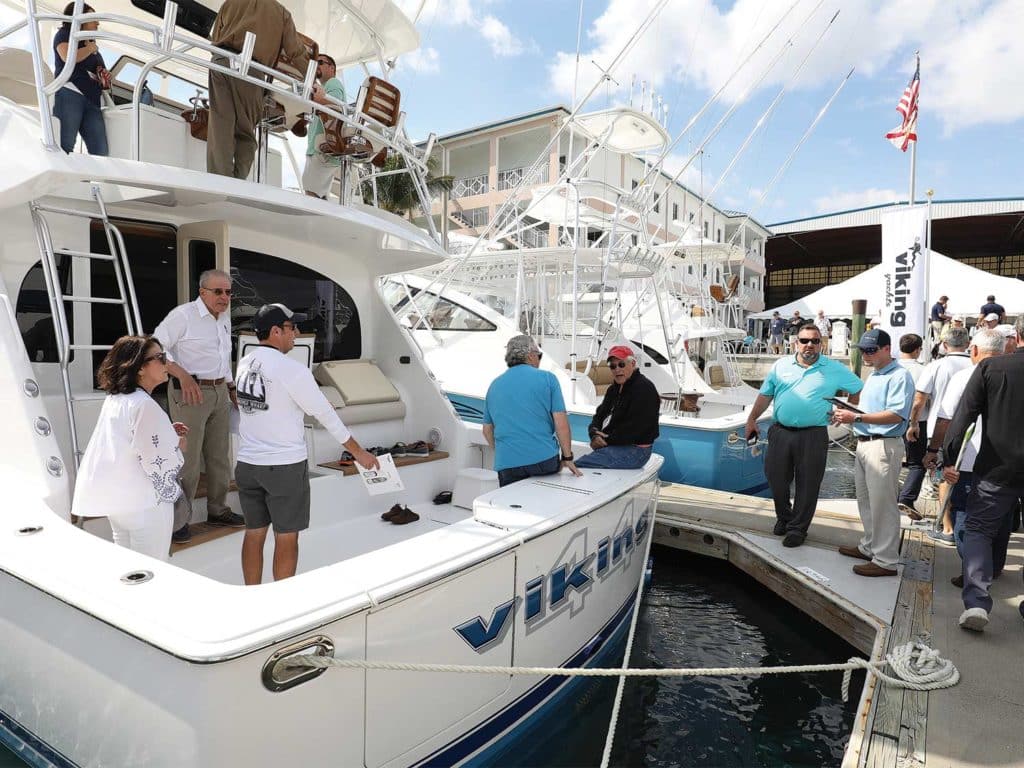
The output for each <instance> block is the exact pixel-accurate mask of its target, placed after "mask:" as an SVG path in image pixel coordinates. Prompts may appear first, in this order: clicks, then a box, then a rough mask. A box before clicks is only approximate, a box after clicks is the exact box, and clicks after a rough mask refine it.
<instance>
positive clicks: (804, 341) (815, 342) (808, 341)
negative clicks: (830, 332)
mask: <svg viewBox="0 0 1024 768" xmlns="http://www.w3.org/2000/svg"><path fill="white" fill-rule="evenodd" d="M797 341H799V342H800V343H801V344H813V345H814V346H818V345H819V344H821V339H801V338H799V337H797Z"/></svg>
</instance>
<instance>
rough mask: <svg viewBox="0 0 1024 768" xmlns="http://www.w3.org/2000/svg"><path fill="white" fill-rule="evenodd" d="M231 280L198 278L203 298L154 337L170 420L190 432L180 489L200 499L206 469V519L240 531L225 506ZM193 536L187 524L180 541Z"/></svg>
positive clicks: (211, 275)
mask: <svg viewBox="0 0 1024 768" xmlns="http://www.w3.org/2000/svg"><path fill="white" fill-rule="evenodd" d="M230 304H231V277H230V276H229V275H228V274H227V273H226V272H222V271H221V270H219V269H208V270H206V271H205V272H203V274H201V275H200V276H199V298H197V299H196V300H195V301H190V302H189V303H188V304H182V305H180V306H177V307H175V308H174V309H172V310H171V311H170V312H169V313H168V314H167V317H165V318H164V319H163V322H161V323H160V325H158V326H157V327H156V330H154V331H153V335H154V336H155V337H156V338H157V339H158V340H159V341H160V343H161V344H162V345H163V348H164V351H166V352H167V370H168V372H169V373H170V374H171V376H173V377H174V380H173V381H171V382H170V383H169V384H168V386H167V400H168V403H169V404H170V409H171V419H172V420H173V421H180V422H182V423H183V424H185V425H187V426H188V428H189V440H188V447H187V448H186V450H185V467H184V469H183V470H182V472H181V484H182V487H183V488H184V490H185V493H186V494H187V495H188V498H189V500H191V499H194V498H195V495H196V486H197V485H198V483H199V466H200V460H201V459H202V460H204V461H205V465H206V466H205V469H206V515H207V520H208V522H210V523H212V524H214V525H228V526H232V527H236V528H238V527H241V526H242V525H244V524H245V522H244V520H243V519H242V516H241V515H238V514H236V513H234V512H232V511H231V508H230V507H228V505H227V501H226V499H227V495H228V484H229V483H230V482H231V460H230V457H229V453H230V443H229V436H228V431H229V416H230V413H231V408H232V407H238V401H237V399H236V397H235V381H234V376H232V373H231V312H230V310H229V305H230ZM190 537H191V535H190V533H189V529H188V524H187V523H186V524H185V526H184V527H183V528H180V529H178V530H177V531H175V532H174V536H173V539H174V541H176V542H182V541H188V540H189V538H190Z"/></svg>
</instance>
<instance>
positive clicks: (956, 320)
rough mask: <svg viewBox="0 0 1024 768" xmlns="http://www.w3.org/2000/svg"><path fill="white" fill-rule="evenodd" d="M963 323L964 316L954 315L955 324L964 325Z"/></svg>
mask: <svg viewBox="0 0 1024 768" xmlns="http://www.w3.org/2000/svg"><path fill="white" fill-rule="evenodd" d="M963 321H964V316H963V315H953V322H954V323H962V322H963Z"/></svg>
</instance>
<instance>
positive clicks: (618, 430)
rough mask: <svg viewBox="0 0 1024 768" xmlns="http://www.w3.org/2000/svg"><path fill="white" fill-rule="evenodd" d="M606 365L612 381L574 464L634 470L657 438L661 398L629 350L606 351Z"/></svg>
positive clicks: (647, 454)
mask: <svg viewBox="0 0 1024 768" xmlns="http://www.w3.org/2000/svg"><path fill="white" fill-rule="evenodd" d="M608 367H609V368H611V369H612V378H613V379H614V383H613V384H612V385H611V386H610V387H608V391H607V392H605V394H604V400H602V401H601V404H600V405H599V406H598V407H597V413H595V414H594V419H593V421H591V422H590V427H589V428H588V430H587V431H588V432H589V434H590V447H591V448H593V449H594V452H593V453H588V454H587V455H586V456H583V457H582V458H581V459H580V460H579V461H577V462H576V466H577V467H592V468H597V467H603V468H605V469H638V468H639V467H642V466H643V465H644V464H646V463H647V460H648V459H649V458H650V457H651V447H652V446H653V445H654V441H655V440H657V439H658V410H659V408H660V406H661V398H660V397H659V395H658V390H657V389H656V388H655V386H654V384H652V383H651V381H650V379H648V378H647V377H646V376H644V375H643V374H642V373H640V371H638V370H637V368H636V357H634V356H633V350H632V349H630V348H629V347H627V346H624V345H621V346H617V347H612V348H611V349H610V350H608Z"/></svg>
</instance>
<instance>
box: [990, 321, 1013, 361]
mask: <svg viewBox="0 0 1024 768" xmlns="http://www.w3.org/2000/svg"><path fill="white" fill-rule="evenodd" d="M995 330H996V332H997V333H999V335H1001V336H1002V337H1003V338H1004V340H1005V344H1006V345H1005V346H1004V347H1003V354H1004V355H1009V354H1011V353H1013V352H1016V351H1017V333H1016V331H1015V330H1014V327H1013V326H1012V325H997V326H996V328H995Z"/></svg>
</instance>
